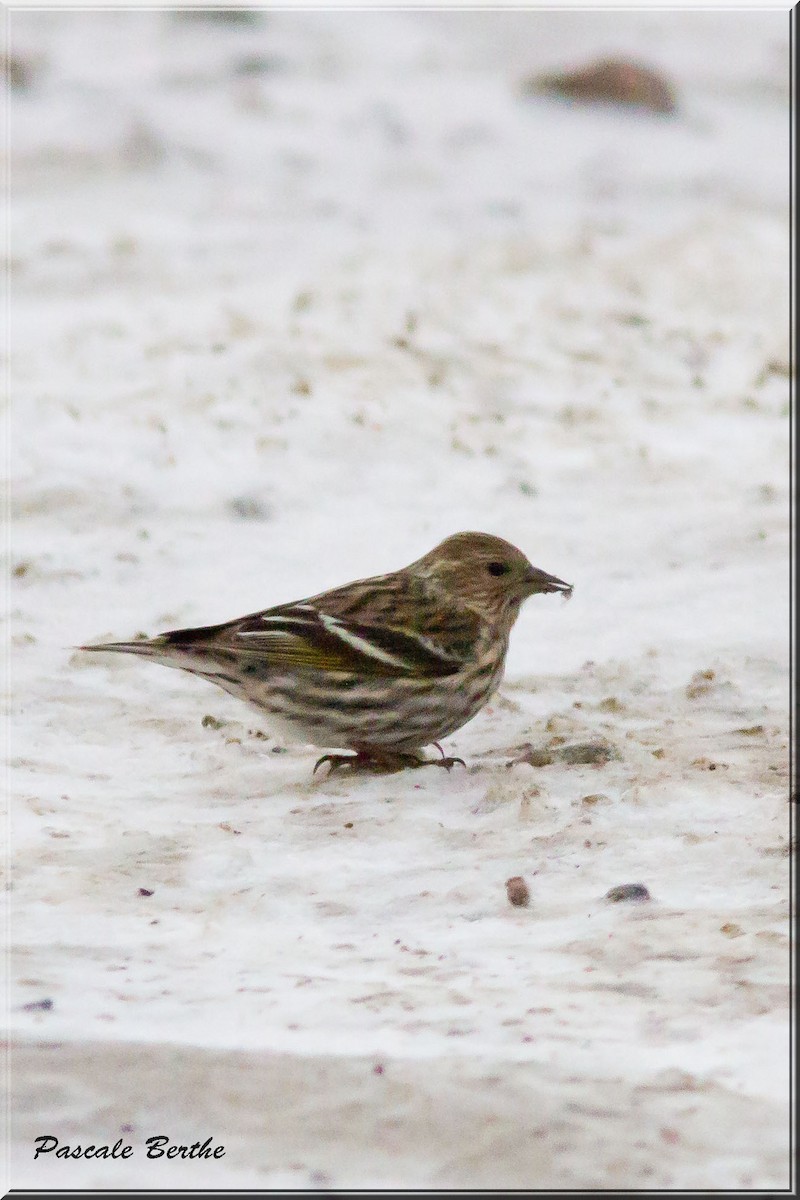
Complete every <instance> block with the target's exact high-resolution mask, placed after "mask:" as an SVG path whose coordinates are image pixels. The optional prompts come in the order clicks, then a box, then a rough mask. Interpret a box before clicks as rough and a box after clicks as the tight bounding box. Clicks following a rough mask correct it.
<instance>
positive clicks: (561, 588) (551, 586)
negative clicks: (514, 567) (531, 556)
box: [525, 567, 572, 600]
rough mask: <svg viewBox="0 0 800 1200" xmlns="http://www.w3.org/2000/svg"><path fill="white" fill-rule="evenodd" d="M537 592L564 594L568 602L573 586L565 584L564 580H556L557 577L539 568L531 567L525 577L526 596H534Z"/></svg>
mask: <svg viewBox="0 0 800 1200" xmlns="http://www.w3.org/2000/svg"><path fill="white" fill-rule="evenodd" d="M537 592H562V593H563V595H564V596H565V598H566V599H567V600H568V599H569V597H570V596H571V595H572V584H571V583H564V580H563V579H556V577H555V575H548V574H547V572H546V571H540V570H539V568H538V567H531V568H530V570H529V571H528V573H527V574H526V576H525V594H526V595H528V596H534V595H536V593H537Z"/></svg>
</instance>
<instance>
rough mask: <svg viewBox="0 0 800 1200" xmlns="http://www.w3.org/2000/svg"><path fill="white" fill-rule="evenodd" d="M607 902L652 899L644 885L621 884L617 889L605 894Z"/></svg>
mask: <svg viewBox="0 0 800 1200" xmlns="http://www.w3.org/2000/svg"><path fill="white" fill-rule="evenodd" d="M605 899H606V900H612V901H619V900H650V899H652V897H651V896H650V893H649V892H648V890H647V888H646V887H645V886H644V884H643V883H620V884H618V886H617V887H612V888H609V889H608V891H607V892H606V894H605Z"/></svg>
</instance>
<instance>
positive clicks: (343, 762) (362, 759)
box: [312, 747, 467, 776]
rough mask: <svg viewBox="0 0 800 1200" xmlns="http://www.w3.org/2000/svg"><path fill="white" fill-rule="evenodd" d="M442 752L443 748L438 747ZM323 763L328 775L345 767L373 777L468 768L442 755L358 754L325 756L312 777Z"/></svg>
mask: <svg viewBox="0 0 800 1200" xmlns="http://www.w3.org/2000/svg"><path fill="white" fill-rule="evenodd" d="M437 748H438V749H439V750H441V747H437ZM323 763H328V764H329V765H330V769H329V771H328V775H329V776H331V775H333V774H334V773H335V772H336V771H341V770H342V769H343V768H344V767H347V769H348V770H350V771H352V772H353V773H354V774H362V773H363V774H371V775H393V774H395V773H396V772H397V771H403V770H411V771H416V770H418V769H419V767H444V769H445V770H446V771H451V770H452V769H453V767H454V766H455V765H456V763H459V764H460V765H461V766H462V767H466V765H467V764H466V763H465V762H464V760H463V758H445V756H444V754H442V757H441V758H418V757H417V756H416V754H400V753H395V754H366V753H364V752H358V753H357V754H323V755H322V758H318V759H317V761H316V762H315V764H314V770H313V771H312V775H316V773H317V769H318V768H319V767H321V766H322V764H323Z"/></svg>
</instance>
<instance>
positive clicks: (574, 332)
mask: <svg viewBox="0 0 800 1200" xmlns="http://www.w3.org/2000/svg"><path fill="white" fill-rule="evenodd" d="M10 22H11V39H10V41H11V45H10V50H11V66H10V70H11V83H12V89H11V100H10V104H11V151H12V178H11V201H12V243H11V245H12V313H13V326H12V328H13V346H12V349H13V375H12V382H13V390H14V396H15V413H16V416H15V428H16V432H15V456H14V497H15V503H16V506H17V516H18V518H19V519H20V524H18V526H17V528H18V531H19V532H18V536H19V537H20V539H22V540H23V541H24V542H25V543H26V545H28V551H26V556H25V561H27V559H28V557H30V558H31V559H33V558H35V559H36V562H37V564H38V569H39V570H41V571H46V572H47V571H49V572H51V573H52V574H53V577H54V578H61V577H64V573H66V576H65V577H66V578H67V579H69V580H72V585H71V587H72V592H71V594H72V596H73V597H74V598H75V600H76V602H77V603H78V604H79V606H80V607H82V608H83V609H84V611H85V610H86V604H87V603H88V604H89V606H90V608H94V607H95V606H96V605H101V604H105V603H107V599H106V598H107V597H108V596H109V595H113V594H116V595H119V594H120V593H121V592H122V593H124V595H125V596H126V597H128V598H130V599H131V609H130V612H126V611H125V608H124V607H123V608H122V609H117V614H118V616H119V620H118V621H115V622H114V624H115V626H121V627H122V628H118V629H117V632H118V633H122V632H124V631H125V630H124V627H125V626H126V625H128V624H130V622H132V621H133V622H134V624H139V623H142V622H143V621H145V620H150V621H154V622H157V621H158V619H159V618H160V617H166V616H167V615H168V614H173V615H174V616H175V617H176V618H177V619H178V620H180V621H184V620H185V621H198V622H203V623H205V622H207V621H208V622H210V621H215V620H219V619H223V618H226V617H228V616H230V615H232V613H234V612H237V611H245V610H248V609H253V608H259V607H263V606H265V605H267V604H269V603H273V602H277V601H280V600H284V599H287V598H288V597H290V596H292V595H294V594H303V593H305V594H309V593H310V592H312V591H316V590H320V589H322V588H323V587H327V586H330V585H332V584H334V583H337V582H340V581H343V580H345V579H347V578H353V577H356V576H358V575H363V574H372V573H377V572H379V571H383V570H385V569H392V568H394V567H396V566H398V565H400V564H401V563H402V562H404V561H409V560H410V559H411V558H413V557H416V556H417V555H418V554H420V553H422V552H424V551H425V550H426V549H428V548H429V547H430V546H432V545H433V544H434V543H435V542H436V541H437V540H438V539H439V538H440V537H443V536H445V535H447V534H448V533H451V532H454V531H455V530H456V529H459V528H470V527H472V528H477V529H486V530H488V531H491V532H496V533H500V534H502V535H503V536H506V537H508V538H510V539H511V540H512V541H516V542H517V543H518V544H519V545H520V546H521V547H522V548H523V549H524V550H525V551H526V552H527V553H528V554H529V556H530V557H531V558H532V560H533V561H534V562H536V563H537V564H539V565H541V566H542V567H543V568H544V569H546V570H551V571H553V572H555V573H557V574H560V575H561V576H562V577H564V578H569V579H570V580H573V579H574V581H575V582H576V593H575V602H574V610H573V611H574V613H575V614H578V616H577V619H578V620H583V621H585V620H586V619H587V616H586V615H583V616H582V617H581V616H580V611H581V609H582V605H583V603H584V599H583V598H588V597H587V593H588V592H589V590H590V588H591V586H592V584H593V583H595V584H596V586H597V588H598V590H600V588H601V586H602V589H603V590H604V591H605V592H606V594H607V595H609V596H610V599H611V604H612V607H611V609H610V610H609V616H610V615H611V612H612V611H617V612H618V613H620V610H619V607H618V606H619V605H620V604H622V606H623V612H622V613H620V615H621V616H624V610H625V609H626V608H627V607H629V608H630V612H629V613H628V614H627V617H625V620H628V618H629V620H628V624H627V625H626V626H625V628H624V633H623V635H622V638H623V640H622V641H621V640H620V639H619V636H618V635H617V634H615V633H614V632H613V628H610V626H611V627H614V628H617V629H618V628H619V622H617V621H613V622H609V621H608V620H605V619H603V615H604V614H603V610H602V609H601V610H600V612H599V614H598V616H599V620H598V622H597V624H598V625H599V627H600V630H604V631H605V632H599V633H598V634H597V635H596V636H597V637H599V638H600V642H599V644H598V643H597V642H596V641H595V642H594V650H595V651H596V652H600V653H602V652H603V650H605V651H606V652H607V653H616V652H619V651H620V650H621V649H622V646H623V644H627V642H628V641H629V639H630V638H631V637H635V635H636V629H637V624H638V617H637V614H638V613H641V610H642V603H643V602H646V600H647V595H649V592H648V593H647V594H646V595H644V596H643V595H642V594H641V593H640V592H639V591H638V590H637V587H636V586H634V587H633V588H632V589H631V588H630V587H629V586H628V585H629V584H631V583H634V584H635V581H636V577H640V576H649V579H650V586H651V587H652V584H653V581H654V574H655V572H657V571H663V572H664V573H665V574H666V580H665V582H664V584H663V586H665V587H667V588H668V589H669V588H671V587H673V586H675V574H674V572H675V571H677V570H688V571H690V572H694V573H695V574H696V573H697V572H699V573H701V574H702V573H703V572H705V571H707V570H708V568H709V566H710V564H709V561H708V557H709V543H713V544H714V547H715V550H714V553H716V554H718V557H719V559H720V563H719V564H717V565H718V566H722V565H723V564H724V563H725V561H726V560H728V559H729V557H730V555H729V553H728V549H729V548H728V547H726V544H725V543H726V539H729V538H730V537H732V536H734V532H733V531H734V530H736V531H737V533H736V536H737V537H739V538H743V539H745V542H746V545H747V554H748V555H750V556H752V557H753V559H754V560H756V561H758V557H759V555H761V554H763V552H764V548H763V546H761V545H759V539H760V540H761V541H763V540H764V537H767V538H769V537H772V536H773V532H774V530H775V529H776V528H778V527H781V522H784V521H785V516H786V506H785V501H786V495H787V492H786V488H787V482H788V481H787V468H786V461H787V460H786V436H787V411H788V410H787V394H788V380H787V371H788V336H789V331H788V253H787V251H788V241H787V236H788V235H787V219H788V178H789V175H788V161H789V160H788V150H789V120H788V61H789V60H788V14H786V13H781V12H776V11H751V12H711V11H704V12H680V11H676V12H671V11H670V12H644V11H642V12H624V13H623V12H566V11H565V12H559V11H552V10H551V11H532V12H518V13H514V12H499V13H491V12H483V13H477V12H472V13H463V12H446V11H438V12H414V13H403V12H379V11H371V12H361V13H357V12H324V11H322V12H286V11H284V12H269V11H259V10H235V11H227V12H226V11H213V10H212V11H206V12H203V11H194V12H193V11H191V10H184V11H171V12H170V11H163V12H145V11H132V10H129V11H120V12H97V11H94V12H93V11H82V12H74V11H70V12H55V11H49V12H25V11H18V12H14V13H13V14H11V18H10ZM712 47H713V52H712V49H711V48H712ZM609 58H611V59H614V60H619V61H621V62H622V63H624V64H625V63H626V64H633V65H634V66H636V65H637V64H638V65H639V66H641V67H642V68H645V69H647V70H649V71H653V72H657V73H658V75H659V76H660V79H661V86H662V88H667V89H668V93H669V95H670V96H671V98H672V100H673V101H674V103H673V104H672V108H671V111H659V108H658V106H656V107H655V108H653V107H649V106H648V104H647V103H646V102H645V103H630V102H628V101H629V100H630V99H631V96H627V97H626V95H625V93H624V89H623V92H622V93H620V92H619V89H618V90H617V93H616V95H615V94H614V92H613V85H612V94H611V98H609V96H608V95H604V94H603V93H602V88H601V95H600V98H599V99H598V98H597V97H596V96H595V95H593V94H592V88H591V86H589V87H588V89H584V94H581V93H580V89H578V90H577V91H574V92H573V94H572V95H571V96H570V95H569V94H568V95H567V96H564V95H563V94H562V95H559V94H558V91H557V90H555V91H553V90H550V91H548V90H547V89H542V88H541V87H540V85H539V83H538V82H537V81H538V80H540V79H541V77H542V76H548V77H550V76H552V75H553V74H558V73H559V72H570V71H573V70H575V69H581V68H584V67H586V66H587V65H589V66H591V65H592V64H594V63H596V62H598V61H603V60H608V59H609ZM595 90H596V89H595ZM642 94H643V95H644V97H645V100H647V91H646V89H645V92H644V93H642ZM632 98H633V99H634V100H636V98H637V94H636V93H634V94H633V97H632ZM639 99H641V96H639ZM778 512H779V513H780V516H779V517H778V516H777V515H776V514H777V513H778ZM776 522H777V524H776ZM53 523H55V527H57V528H58V529H59V530H60V531H61V535H62V536H61V537H60V538H59V539H57V541H55V542H54V538H53V529H54V525H53ZM178 564H179V566H178ZM210 564H213V566H212V569H211V570H209V565H210ZM172 567H175V568H176V569H177V570H178V578H172V577H171V575H170V570H171V569H172ZM95 572H96V573H97V578H98V579H99V580H101V584H100V590H99V591H94V590H93V589H92V586H91V580H90V579H89V578H88V577H87V573H88V574H89V575H91V574H92V573H95ZM76 573H77V575H78V576H80V577H82V582H78V580H77V579H76ZM23 575H24V571H23V572H22V573H21V574H20V578H21V579H22V578H23ZM615 581H618V582H619V585H620V593H621V594H620V595H616V594H614V595H610V593H612V592H614V593H615V592H616V589H617V583H616V582H615ZM696 582H697V581H696V579H694V580H693V586H692V587H691V589H689V588H687V586H686V584H685V580H684V579H681V581H680V583H679V584H678V591H679V592H680V595H681V597H684V596H685V595H686V594H687V593H688V591H689V590H691V591H693V592H694V593H695V597H696V598H697V599H698V602H699V603H701V602H700V601H699V597H698V589H696V588H695V587H694V583H696ZM623 583H624V584H625V587H624V588H623V587H622V584H623ZM76 585H77V591H76V590H75V588H76ZM772 585H773V586H778V587H780V586H782V585H781V584H779V583H778V581H777V580H773V581H772ZM762 594H763V590H762ZM159 596H160V608H161V609H162V610H163V611H162V612H159V611H154V610H153V606H155V609H156V610H157V609H158V608H159ZM145 597H147V598H148V599H149V600H150V601H151V602H152V603H151V604H150V605H149V607H148V603H145V605H144V609H145V611H144V612H142V605H143V600H144V599H145ZM192 597H194V600H192V599H191V598H192ZM582 597H583V598H582ZM783 598H784V600H785V590H784V593H783ZM596 601H597V597H595V599H594V601H593V602H596ZM123 604H124V601H123ZM715 604H716V601H715V600H714V599H712V601H711V606H710V608H711V611H712V612H713V609H714V608H715ZM542 607H543V608H544V606H542ZM595 611H597V610H595ZM552 619H553V618H552V616H551V614H548V613H543V615H542V620H543V621H544V622H545V623H548V622H550V621H551V620H552ZM557 619H558V622H559V625H558V628H559V629H563V617H562V616H561V615H560V614H559V615H558V618H557ZM573 619H574V618H573ZM748 619H749V618H748ZM101 624H102V628H101V629H100V630H97V632H98V633H102V632H103V630H104V629H105V627H106V626H110V622H109V621H105V622H102V623H101ZM90 633H92V630H91V629H90V628H87V629H85V630H82V631H81V632H80V633H77V631H76V634H77V636H78V637H84V636H88V635H89V634H90ZM646 635H647V631H645V630H643V631H642V637H643V638H646ZM593 636H594V635H593ZM604 639H605V640H604ZM542 640H543V643H544V645H543V647H542V651H541V652H542V653H543V654H544V655H545V656H546V655H547V642H548V639H547V638H546V637H545V638H544V639H542ZM567 653H568V654H569V651H568V652H567ZM585 655H586V646H585V645H584V643H583V640H580V642H579V644H576V646H575V653H574V657H576V658H581V657H585ZM561 662H562V664H563V658H562V659H561ZM566 665H573V664H566Z"/></svg>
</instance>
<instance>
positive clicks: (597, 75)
mask: <svg viewBox="0 0 800 1200" xmlns="http://www.w3.org/2000/svg"><path fill="white" fill-rule="evenodd" d="M523 89H524V90H525V91H526V92H533V93H545V94H550V95H556V96H565V97H567V98H569V99H570V100H577V101H578V102H580V103H582V104H594V103H598V102H601V103H602V102H605V103H611V104H621V105H626V106H628V107H632V108H647V109H650V111H651V112H660V113H674V112H675V109H676V107H677V101H676V97H675V92H674V90H673V88H672V86H671V85H670V83H669V82H668V81H667V80H666V79H665V78H664V76H663V75H660V74H659V73H658V72H657V71H654V70H652V69H651V68H650V67H645V66H642V65H641V64H640V63H636V62H632V61H631V60H629V59H624V58H606V59H602V60H600V61H599V62H595V63H590V64H588V65H587V66H585V67H581V68H579V69H578V70H576V71H565V72H563V73H555V74H552V75H537V76H534V77H533V78H532V79H529V80H527V81H526V82H525V83H524V84H523Z"/></svg>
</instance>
